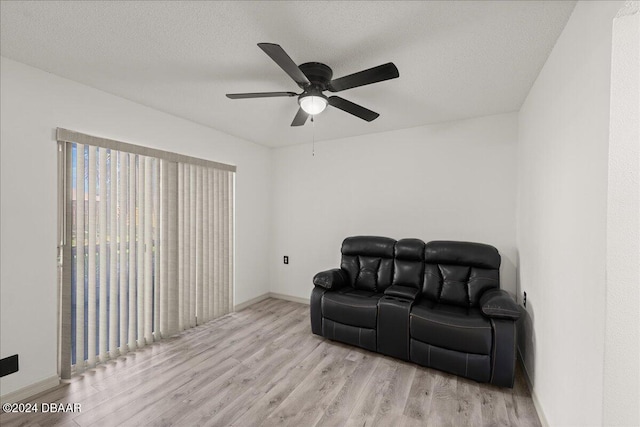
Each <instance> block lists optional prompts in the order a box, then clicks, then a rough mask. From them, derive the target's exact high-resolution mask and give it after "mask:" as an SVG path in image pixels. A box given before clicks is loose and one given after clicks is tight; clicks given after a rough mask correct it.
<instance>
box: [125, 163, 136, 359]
mask: <svg viewBox="0 0 640 427" xmlns="http://www.w3.org/2000/svg"><path fill="white" fill-rule="evenodd" d="M128 175H129V204H128V209H127V221H128V222H129V235H128V238H127V241H128V248H129V288H128V290H127V292H128V294H129V316H128V319H127V322H128V332H127V342H128V347H129V348H128V350H129V351H133V350H135V349H136V348H137V342H136V329H137V328H136V319H137V306H138V298H137V296H138V293H137V286H136V282H137V279H138V274H137V262H136V259H137V254H136V252H137V249H138V245H137V243H136V232H137V231H136V228H137V227H136V217H137V216H136V199H137V197H136V188H137V185H136V180H137V178H138V176H137V173H136V156H133V155H131V154H129V173H128Z"/></svg>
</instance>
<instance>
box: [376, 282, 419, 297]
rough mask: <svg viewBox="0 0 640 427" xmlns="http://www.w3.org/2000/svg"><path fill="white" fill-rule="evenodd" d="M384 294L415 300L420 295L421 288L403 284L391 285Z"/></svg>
mask: <svg viewBox="0 0 640 427" xmlns="http://www.w3.org/2000/svg"><path fill="white" fill-rule="evenodd" d="M384 294H385V295H386V296H389V297H396V298H404V299H407V300H410V301H415V300H416V299H417V298H418V296H420V289H417V288H414V287H411V286H403V285H391V286H389V287H388V288H387V289H385V291H384Z"/></svg>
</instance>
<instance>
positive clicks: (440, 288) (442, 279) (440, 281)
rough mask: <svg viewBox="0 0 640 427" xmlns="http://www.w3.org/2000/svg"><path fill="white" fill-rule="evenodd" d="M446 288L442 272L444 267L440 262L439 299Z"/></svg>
mask: <svg viewBox="0 0 640 427" xmlns="http://www.w3.org/2000/svg"><path fill="white" fill-rule="evenodd" d="M443 289H444V274H442V267H440V264H438V301H440V298H441V297H442V290H443Z"/></svg>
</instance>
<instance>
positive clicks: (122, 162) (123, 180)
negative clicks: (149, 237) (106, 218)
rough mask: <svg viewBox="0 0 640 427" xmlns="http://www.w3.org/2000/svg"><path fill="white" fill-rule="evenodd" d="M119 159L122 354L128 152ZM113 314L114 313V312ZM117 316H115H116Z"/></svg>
mask: <svg viewBox="0 0 640 427" xmlns="http://www.w3.org/2000/svg"><path fill="white" fill-rule="evenodd" d="M119 157H120V159H119V169H120V175H119V177H118V183H119V186H120V188H119V193H118V209H119V210H120V216H119V222H118V237H119V242H118V243H119V248H118V250H119V251H120V260H119V268H120V289H119V305H120V308H119V311H120V313H119V314H120V322H119V323H120V325H119V326H120V333H119V351H120V354H125V353H126V352H127V345H126V343H127V319H128V315H129V313H128V308H129V306H128V300H127V285H128V283H127V282H128V276H127V272H128V271H129V266H128V264H127V238H128V233H127V231H128V230H127V219H128V217H129V216H128V215H129V214H128V212H127V201H128V198H129V194H128V193H127V185H128V184H129V182H128V174H127V171H128V170H129V169H128V167H127V166H128V162H127V154H126V153H123V152H120V156H119ZM112 314H113V313H112ZM114 317H115V316H114Z"/></svg>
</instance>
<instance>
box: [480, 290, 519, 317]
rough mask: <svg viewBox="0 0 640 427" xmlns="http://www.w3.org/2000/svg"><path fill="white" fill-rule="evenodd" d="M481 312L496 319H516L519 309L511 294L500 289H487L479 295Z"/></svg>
mask: <svg viewBox="0 0 640 427" xmlns="http://www.w3.org/2000/svg"><path fill="white" fill-rule="evenodd" d="M480 307H481V309H482V313H483V314H484V315H485V316H487V317H493V318H496V319H509V320H518V319H519V318H520V309H519V308H518V304H516V302H515V301H514V300H513V298H512V297H511V295H509V294H508V293H507V292H506V291H503V290H502V289H489V290H488V291H486V292H485V293H483V294H482V297H480Z"/></svg>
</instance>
